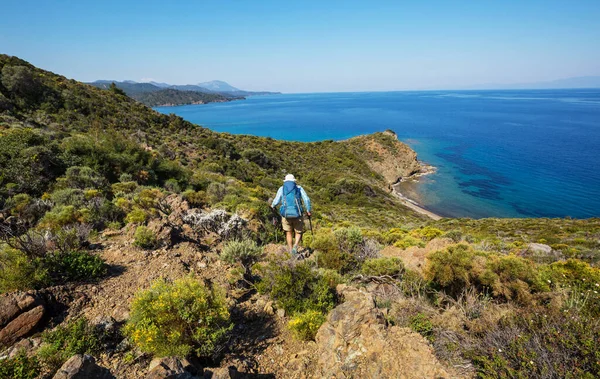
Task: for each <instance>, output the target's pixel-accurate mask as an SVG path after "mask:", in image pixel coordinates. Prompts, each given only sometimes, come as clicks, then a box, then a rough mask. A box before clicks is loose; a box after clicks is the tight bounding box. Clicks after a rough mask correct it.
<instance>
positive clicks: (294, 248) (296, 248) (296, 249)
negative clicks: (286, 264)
mask: <svg viewBox="0 0 600 379" xmlns="http://www.w3.org/2000/svg"><path fill="white" fill-rule="evenodd" d="M297 255H298V247H296V246H294V247H293V248H292V256H293V257H295V256H297Z"/></svg>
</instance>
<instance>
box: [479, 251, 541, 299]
mask: <svg viewBox="0 0 600 379" xmlns="http://www.w3.org/2000/svg"><path fill="white" fill-rule="evenodd" d="M486 260H487V262H486V263H485V267H486V268H485V269H484V270H483V272H480V273H477V272H474V273H473V274H477V277H476V280H477V282H478V284H479V285H481V286H484V287H488V288H490V289H491V290H492V295H493V296H495V297H502V298H504V299H506V300H511V299H514V300H517V301H518V302H520V303H522V304H526V303H528V302H529V301H530V298H531V295H530V293H531V292H532V291H537V290H541V289H544V288H545V287H546V286H545V285H544V283H542V281H541V279H540V275H539V272H538V270H537V268H536V267H535V264H534V263H533V262H532V261H529V260H527V259H523V258H521V257H517V256H515V255H506V256H500V255H495V254H489V255H487V256H486ZM476 271H477V270H476Z"/></svg>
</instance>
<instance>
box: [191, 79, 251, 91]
mask: <svg viewBox="0 0 600 379" xmlns="http://www.w3.org/2000/svg"><path fill="white" fill-rule="evenodd" d="M198 85H199V86H200V87H203V88H206V89H208V90H211V91H215V92H238V91H242V90H241V89H239V88H235V87H234V86H232V85H231V84H229V83H225V82H223V81H221V80H212V81H210V82H204V83H198Z"/></svg>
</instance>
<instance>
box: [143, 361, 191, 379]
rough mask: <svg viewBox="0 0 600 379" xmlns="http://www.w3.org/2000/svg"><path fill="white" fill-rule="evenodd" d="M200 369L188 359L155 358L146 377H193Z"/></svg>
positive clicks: (177, 378)
mask: <svg viewBox="0 0 600 379" xmlns="http://www.w3.org/2000/svg"><path fill="white" fill-rule="evenodd" d="M197 374H198V370H197V369H196V368H195V367H194V366H193V365H192V364H191V363H190V362H188V360H187V359H180V358H177V357H165V358H155V359H153V360H152V362H150V366H149V367H148V375H146V379H166V378H168V379H193V378H197V377H198V376H196V375H197Z"/></svg>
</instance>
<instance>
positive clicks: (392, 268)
mask: <svg viewBox="0 0 600 379" xmlns="http://www.w3.org/2000/svg"><path fill="white" fill-rule="evenodd" d="M403 271H404V263H402V260H400V258H395V257H394V258H387V257H385V258H373V259H367V260H366V261H365V262H364V263H363V265H362V268H361V273H362V274H363V275H368V276H383V275H388V276H392V277H399V276H400V275H401V274H402V272H403Z"/></svg>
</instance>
